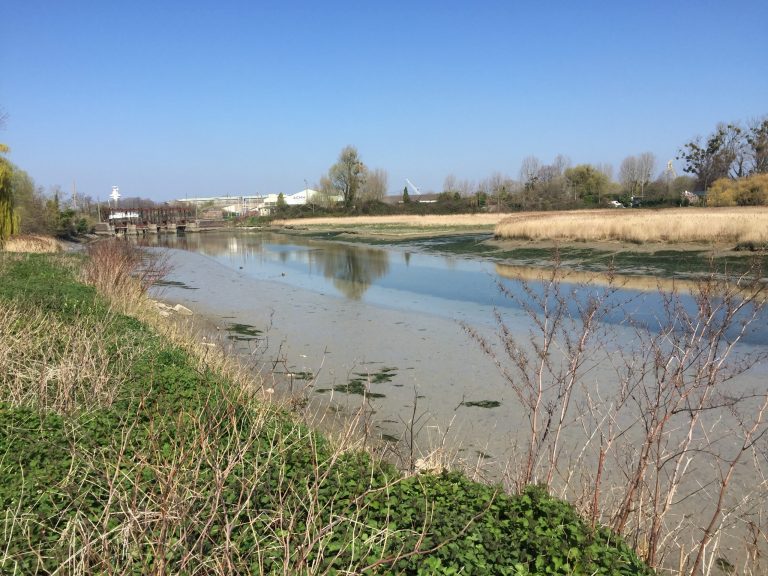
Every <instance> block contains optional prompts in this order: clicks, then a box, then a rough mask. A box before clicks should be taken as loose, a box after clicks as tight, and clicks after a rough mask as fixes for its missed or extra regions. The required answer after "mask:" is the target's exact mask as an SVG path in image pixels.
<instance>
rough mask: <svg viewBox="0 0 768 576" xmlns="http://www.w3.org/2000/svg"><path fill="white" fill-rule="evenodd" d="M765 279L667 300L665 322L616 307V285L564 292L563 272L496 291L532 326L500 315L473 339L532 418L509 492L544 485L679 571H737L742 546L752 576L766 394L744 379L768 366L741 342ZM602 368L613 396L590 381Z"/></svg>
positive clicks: (761, 353) (760, 508)
mask: <svg viewBox="0 0 768 576" xmlns="http://www.w3.org/2000/svg"><path fill="white" fill-rule="evenodd" d="M760 276H761V275H760V273H759V270H757V269H753V270H751V271H750V273H749V274H746V275H744V276H742V277H741V278H738V279H737V280H734V281H728V280H725V281H724V280H723V278H722V276H720V275H716V274H712V275H711V276H710V277H708V278H705V279H702V280H700V281H699V283H698V284H697V286H696V287H695V288H694V289H693V291H692V295H691V297H687V296H684V295H680V294H678V293H677V291H675V290H673V291H671V292H666V291H663V290H660V291H659V295H660V298H661V301H662V305H661V307H660V310H659V312H658V313H657V314H656V315H655V316H654V318H653V319H652V320H651V321H648V320H646V321H644V322H643V321H640V320H639V319H637V318H635V317H633V315H632V314H631V312H630V310H631V309H633V308H635V307H638V306H644V305H643V304H642V303H641V302H639V301H636V302H634V303H633V305H632V306H629V304H630V302H617V299H616V298H617V290H618V288H619V285H618V282H617V280H616V278H614V277H612V276H611V275H609V278H608V279H607V281H604V282H603V286H602V287H600V288H598V287H594V286H590V285H584V284H580V285H570V284H565V283H564V282H563V272H562V271H561V270H560V268H559V264H558V262H555V265H554V266H553V269H552V270H551V272H550V273H549V274H548V275H547V276H546V277H545V278H544V279H543V281H542V282H540V283H535V282H528V281H524V282H523V283H522V291H521V293H520V294H518V293H516V292H514V291H513V290H512V289H511V288H509V287H508V285H505V284H500V289H501V290H502V292H503V293H504V294H505V295H506V296H508V297H509V298H513V299H515V300H516V301H517V302H518V304H519V305H520V306H521V307H522V308H523V310H524V311H525V312H526V313H527V315H528V316H529V318H530V319H531V321H532V325H533V328H532V329H531V331H530V333H529V334H528V335H527V337H526V336H524V335H523V336H521V335H520V334H519V333H517V332H515V330H514V329H513V328H512V327H510V326H509V325H508V324H507V322H506V321H505V318H504V316H503V314H502V313H501V312H496V321H497V326H498V331H497V338H496V339H492V338H489V337H486V336H484V335H482V334H480V333H479V332H478V331H477V330H475V329H473V328H472V327H469V326H465V329H466V330H467V332H468V333H469V334H470V335H471V336H472V337H473V339H474V340H475V341H477V342H478V343H479V345H480V346H481V347H482V348H483V349H484V350H485V351H486V352H487V354H488V355H489V357H490V358H491V359H492V360H493V361H494V362H495V363H496V365H497V367H498V368H499V370H500V372H501V374H502V375H503V377H504V378H505V380H506V381H507V383H508V384H509V386H510V387H511V389H512V390H513V392H514V394H515V397H516V398H517V401H518V402H519V403H520V404H521V405H522V406H523V407H524V408H525V411H526V414H527V418H528V426H527V427H526V429H525V432H524V434H522V440H518V442H520V444H519V446H518V448H519V449H518V452H517V454H516V456H515V459H516V460H517V462H518V464H519V465H518V466H511V467H510V473H511V477H510V483H511V487H512V488H513V489H518V490H519V489H520V488H521V487H522V486H524V485H526V484H530V483H544V484H546V485H547V486H548V487H549V488H550V490H552V491H553V492H557V493H558V495H560V496H563V497H568V498H570V499H571V500H572V501H574V502H575V503H576V504H577V506H579V508H580V509H581V510H582V511H583V512H584V513H585V514H586V515H587V516H588V517H589V518H591V520H592V522H593V524H594V523H598V522H599V523H603V524H607V525H610V526H612V527H613V528H614V529H615V530H616V531H617V532H619V533H620V534H622V535H624V536H625V537H626V538H627V539H628V540H629V541H630V542H632V543H633V544H634V545H635V547H636V549H637V550H638V552H639V553H640V554H641V555H643V556H644V558H645V560H646V561H647V562H648V563H649V564H650V565H652V566H656V567H660V568H662V567H669V566H670V565H673V564H674V565H675V566H676V567H677V569H678V570H680V571H681V573H690V574H711V573H714V572H713V571H714V570H715V567H716V566H717V565H718V563H719V564H721V565H725V564H727V563H728V562H731V560H727V559H726V558H725V556H724V554H725V551H726V550H727V549H728V548H729V547H733V546H735V544H734V540H735V535H736V534H739V535H741V536H743V537H744V538H746V540H742V542H746V543H747V546H746V548H747V549H748V553H749V554H748V555H749V556H750V557H751V558H752V559H753V562H752V564H751V565H750V567H749V568H748V569H749V570H752V571H754V572H752V573H755V574H756V573H758V570H759V563H758V561H759V560H760V554H761V553H763V552H764V550H765V536H764V534H765V530H766V525H765V521H764V515H765V512H766V509H765V498H766V495H768V485H767V484H766V472H767V471H768V462H766V459H765V451H766V438H765V437H766V433H767V432H768V423H766V410H767V409H768V391H767V390H766V389H765V386H764V385H763V386H749V385H747V384H745V383H744V378H741V377H742V376H744V375H745V374H747V373H748V371H749V370H750V369H752V368H753V367H754V366H755V365H757V364H758V363H760V362H762V361H764V360H765V359H766V358H767V357H768V354H767V353H766V352H765V348H756V347H749V346H740V344H741V343H742V342H743V340H744V338H745V336H746V335H747V334H748V333H749V331H750V330H751V329H752V328H753V327H754V326H755V325H756V324H755V323H756V321H757V319H758V318H759V317H760V314H761V313H762V311H763V309H764V302H765V293H764V284H762V283H761V282H760V281H759V278H760ZM617 306H618V307H621V306H623V307H624V309H625V317H624V320H623V321H622V322H620V323H617V322H616V320H615V315H616V313H617V309H616V308H617ZM610 315H614V320H613V322H614V323H613V324H610V323H608V322H606V321H607V320H608V319H609V317H610ZM628 332H629V335H628V334H627V333H628ZM606 368H609V369H610V371H611V372H612V373H613V374H614V375H615V376H614V378H615V381H614V383H613V384H605V379H604V378H603V379H602V380H601V379H598V378H592V377H591V374H592V373H593V372H595V371H600V370H602V371H603V372H604V371H605V370H606ZM601 381H602V382H603V383H602V384H600V382H601ZM737 476H738V477H739V478H738V482H737V479H736V477H737ZM694 501H695V502H696V504H694ZM683 510H685V512H683ZM721 554H722V555H721ZM731 555H732V554H731ZM746 569H747V568H745V570H746ZM744 573H748V572H746V571H745V572H744Z"/></svg>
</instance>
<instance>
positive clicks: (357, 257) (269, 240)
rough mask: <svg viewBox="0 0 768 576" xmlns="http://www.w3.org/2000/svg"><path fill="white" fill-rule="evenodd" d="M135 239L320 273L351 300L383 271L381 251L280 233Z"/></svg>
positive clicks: (385, 258)
mask: <svg viewBox="0 0 768 576" xmlns="http://www.w3.org/2000/svg"><path fill="white" fill-rule="evenodd" d="M141 243H142V245H145V246H154V247H167V248H175V249H181V250H190V251H193V252H200V253H202V254H206V255H207V256H212V257H215V258H220V259H226V260H228V261H230V262H232V261H234V260H238V261H239V262H238V264H240V266H239V267H240V268H245V269H250V270H256V269H263V268H265V265H268V264H269V263H278V262H279V263H280V264H283V265H286V267H294V268H299V269H300V270H301V271H302V272H304V273H308V274H310V275H313V274H315V273H316V272H317V273H321V274H322V276H323V277H324V278H327V279H329V280H330V281H331V282H332V284H333V286H334V287H335V288H336V289H337V290H338V291H339V292H341V293H342V294H343V295H344V296H346V297H347V298H351V299H353V300H360V299H361V298H362V296H363V294H365V292H366V291H367V290H368V288H369V287H370V286H371V284H373V283H374V282H376V280H378V279H380V278H382V277H383V276H385V275H386V274H387V273H388V272H389V253H388V252H387V251H386V250H382V249H380V248H371V247H361V246H356V245H354V246H353V245H347V244H340V243H338V242H326V241H321V240H313V239H308V238H307V239H305V238H300V237H288V236H284V235H280V234H270V233H258V234H247V233H246V234H231V233H227V234H217V233H206V234H182V235H173V234H167V235H166V234H161V235H155V236H148V237H146V238H143V239H142V240H141ZM249 265H250V266H249ZM284 274H285V273H284V272H283V275H284Z"/></svg>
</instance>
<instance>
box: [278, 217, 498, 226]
mask: <svg viewBox="0 0 768 576" xmlns="http://www.w3.org/2000/svg"><path fill="white" fill-rule="evenodd" d="M506 216H508V214H448V215H431V216H419V215H413V214H403V215H393V216H348V217H339V218H294V219H289V220H275V221H274V224H275V225H276V226H338V227H344V226H412V227H425V228H430V227H439V226H445V227H447V226H467V227H469V226H495V225H497V224H498V223H499V222H500V221H501V220H503V219H504V218H505V217H506Z"/></svg>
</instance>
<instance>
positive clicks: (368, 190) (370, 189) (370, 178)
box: [360, 168, 389, 202]
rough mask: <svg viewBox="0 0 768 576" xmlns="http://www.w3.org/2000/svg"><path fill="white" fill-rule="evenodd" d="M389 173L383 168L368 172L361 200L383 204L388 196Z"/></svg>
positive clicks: (361, 191)
mask: <svg viewBox="0 0 768 576" xmlns="http://www.w3.org/2000/svg"><path fill="white" fill-rule="evenodd" d="M387 180H389V177H388V176H387V171H386V170H383V169H381V168H376V169H375V170H370V171H368V173H367V175H366V179H365V182H364V183H363V186H362V189H361V190H360V198H361V199H362V200H363V201H365V202H382V201H383V200H384V197H385V196H386V195H387Z"/></svg>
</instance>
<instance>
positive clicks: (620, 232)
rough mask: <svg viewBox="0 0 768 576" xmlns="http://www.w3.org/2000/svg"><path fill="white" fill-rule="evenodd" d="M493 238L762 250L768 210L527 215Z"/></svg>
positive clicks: (767, 236) (509, 221) (508, 221)
mask: <svg viewBox="0 0 768 576" xmlns="http://www.w3.org/2000/svg"><path fill="white" fill-rule="evenodd" d="M495 234H496V236H497V237H498V238H503V239H522V240H561V241H587V242H588V241H620V242H631V243H636V244H646V243H654V242H662V243H685V242H696V243H707V244H741V243H743V244H754V245H760V246H762V245H765V244H766V243H768V208H762V207H759V208H755V207H749V208H746V207H745V208H676V209H669V210H659V211H647V210H616V209H612V210H572V211H566V212H523V213H520V214H515V215H513V216H508V217H507V218H505V219H504V220H502V221H501V222H499V224H498V225H497V226H496V231H495Z"/></svg>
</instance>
